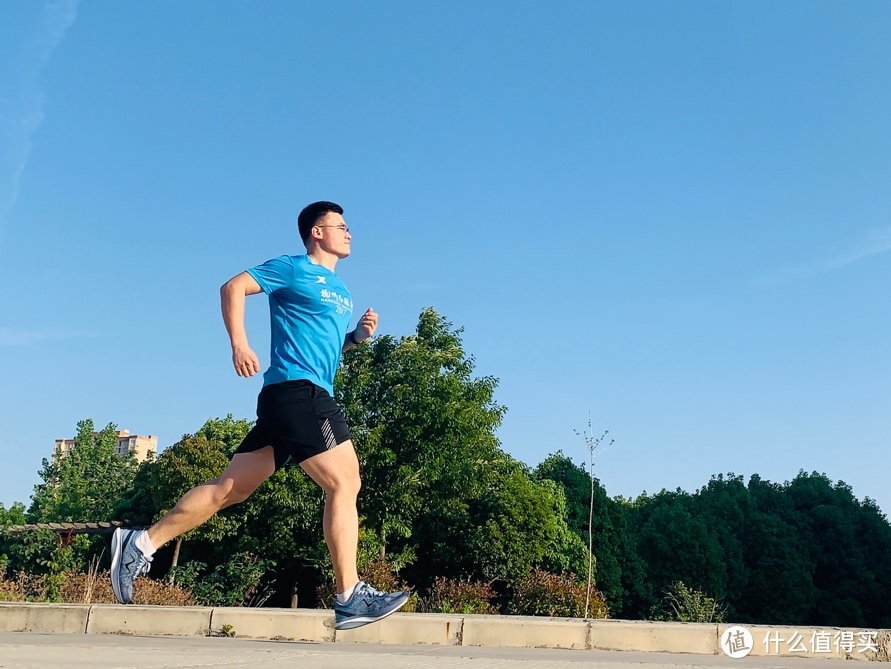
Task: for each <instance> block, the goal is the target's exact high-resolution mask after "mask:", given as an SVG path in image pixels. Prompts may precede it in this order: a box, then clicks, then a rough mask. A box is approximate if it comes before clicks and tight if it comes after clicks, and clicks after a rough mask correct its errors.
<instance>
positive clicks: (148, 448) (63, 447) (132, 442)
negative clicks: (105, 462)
mask: <svg viewBox="0 0 891 669" xmlns="http://www.w3.org/2000/svg"><path fill="white" fill-rule="evenodd" d="M73 447H74V439H56V448H55V450H54V451H53V462H57V461H58V460H59V458H64V457H65V456H66V455H68V452H69V451H70V450H71V449H72V448H73ZM116 452H117V454H118V455H120V456H124V455H127V453H132V454H133V456H134V457H135V458H136V460H137V462H143V461H145V460H148V459H149V458H151V457H154V456H155V455H156V454H157V453H158V435H156V434H148V435H142V434H130V430H121V431H120V432H118V445H117V449H116Z"/></svg>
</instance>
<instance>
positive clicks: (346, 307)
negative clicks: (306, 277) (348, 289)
mask: <svg viewBox="0 0 891 669" xmlns="http://www.w3.org/2000/svg"><path fill="white" fill-rule="evenodd" d="M322 278H324V277H322ZM319 296H320V297H321V298H322V302H325V303H326V304H333V305H335V307H336V308H337V314H338V316H343V315H344V314H349V313H352V311H353V303H352V302H351V301H350V298H348V297H344V296H343V295H341V294H339V293H336V292H334V291H333V290H328V289H327V288H322V290H320V291H319Z"/></svg>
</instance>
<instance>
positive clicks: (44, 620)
mask: <svg viewBox="0 0 891 669" xmlns="http://www.w3.org/2000/svg"><path fill="white" fill-rule="evenodd" d="M729 627H730V625H726V624H721V625H717V624H697V623H663V622H650V621H631V620H581V619H577V618H539V617H531V616H482V615H445V614H434V613H397V614H394V615H392V616H390V617H389V618H386V619H385V620H382V621H380V622H379V623H375V624H373V625H367V626H365V627H360V628H358V629H355V630H346V631H337V630H335V629H334V615H333V612H332V611H327V610H321V609H272V608H223V607H218V608H211V607H180V606H135V605H130V606H118V605H109V604H31V603H22V602H0V632H38V633H59V634H133V635H143V636H155V635H168V636H235V637H242V638H248V639H282V640H294V641H312V642H329V643H330V642H336V643H377V644H400V645H413V644H430V645H450V646H494V647H516V648H566V649H574V650H582V651H584V650H594V649H596V650H621V651H644V652H646V651H649V652H664V653H691V654H697V655H718V654H720V653H721V652H722V648H721V637H722V635H723V634H724V633H725V632H726V631H727V630H728V628H729ZM746 629H747V630H748V631H749V632H750V633H751V638H752V645H751V651H750V654H751V655H752V656H754V657H759V656H760V657H767V656H785V657H791V656H796V657H802V658H817V659H827V658H838V659H851V660H873V661H876V660H878V661H885V662H888V661H889V658H891V630H873V631H872V632H871V633H870V634H872V635H874V637H872V636H871V637H870V640H871V641H872V643H871V644H870V648H868V649H865V650H862V651H861V650H860V648H859V647H858V648H857V649H856V652H845V651H844V650H839V649H838V648H837V647H836V648H833V647H832V645H833V644H832V642H831V639H832V637H833V635H835V636H836V637H837V638H842V637H840V636H839V635H842V634H844V635H846V636H845V637H844V638H848V639H852V640H853V643H855V644H858V646H859V645H860V643H861V641H862V639H863V637H861V636H860V635H862V634H864V632H862V631H860V630H853V629H843V628H816V627H781V626H764V625H749V626H747V627H746ZM793 639H795V640H797V641H798V642H800V643H799V644H798V646H797V647H796V646H795V645H794V644H787V645H786V646H784V647H781V644H780V641H782V642H783V643H786V642H789V641H790V640H793ZM827 639H830V641H826V640H827ZM815 641H819V642H820V643H822V644H823V648H828V649H829V650H826V651H825V652H820V653H817V652H807V646H808V644H811V648H812V649H813V648H814V645H813V644H814V643H815ZM774 642H776V643H774ZM827 644H828V645H827ZM873 645H874V646H875V648H874V650H873V649H872V648H871V646H873ZM802 647H803V648H805V650H804V651H802V650H801V648H802ZM818 647H819V646H818Z"/></svg>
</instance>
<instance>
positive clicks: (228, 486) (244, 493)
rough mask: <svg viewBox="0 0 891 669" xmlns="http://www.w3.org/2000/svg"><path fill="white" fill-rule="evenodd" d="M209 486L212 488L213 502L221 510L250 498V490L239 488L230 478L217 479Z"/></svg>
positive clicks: (221, 477)
mask: <svg viewBox="0 0 891 669" xmlns="http://www.w3.org/2000/svg"><path fill="white" fill-rule="evenodd" d="M210 484H211V485H212V487H213V500H214V503H215V504H216V506H217V507H218V508H220V509H223V508H225V507H227V506H231V505H232V504H238V503H239V502H243V501H244V500H246V499H247V498H248V497H250V496H251V492H253V491H251V490H244V489H242V488H240V487H239V486H238V485H237V484H236V482H235V479H233V478H231V477H228V476H227V477H223V476H220V477H217V478H215V479H213V480H212V481H211V482H210Z"/></svg>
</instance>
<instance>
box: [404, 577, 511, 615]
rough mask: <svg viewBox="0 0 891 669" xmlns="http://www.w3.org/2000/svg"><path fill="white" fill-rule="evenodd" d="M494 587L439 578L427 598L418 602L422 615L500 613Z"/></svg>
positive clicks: (468, 581) (474, 582) (475, 582)
mask: <svg viewBox="0 0 891 669" xmlns="http://www.w3.org/2000/svg"><path fill="white" fill-rule="evenodd" d="M493 597H495V591H494V590H493V589H492V586H490V585H488V584H486V583H480V582H478V581H470V580H467V581H459V580H454V579H449V578H442V577H437V578H436V580H435V581H433V585H432V586H431V587H430V590H428V591H427V596H426V597H422V598H420V599H419V600H418V609H417V610H418V611H420V612H421V613H462V614H468V613H498V609H497V607H495V606H494V605H493V604H492V598H493Z"/></svg>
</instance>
